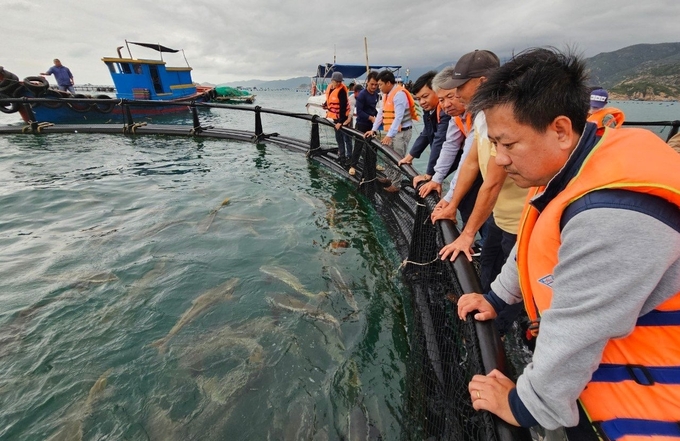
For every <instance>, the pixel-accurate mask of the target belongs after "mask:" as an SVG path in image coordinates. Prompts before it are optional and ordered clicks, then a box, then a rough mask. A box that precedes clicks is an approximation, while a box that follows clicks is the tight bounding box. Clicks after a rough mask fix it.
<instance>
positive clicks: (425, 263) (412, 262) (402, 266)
mask: <svg viewBox="0 0 680 441" xmlns="http://www.w3.org/2000/svg"><path fill="white" fill-rule="evenodd" d="M438 260H439V255H437V257H435V258H434V259H433V260H431V261H429V262H414V261H412V260H408V259H404V260H403V261H402V262H401V265H399V268H397V271H399V270H401V269H402V268H404V267H405V266H406V265H407V264H409V263H410V264H411V265H418V266H427V265H432V264H433V263H435V262H436V261H438Z"/></svg>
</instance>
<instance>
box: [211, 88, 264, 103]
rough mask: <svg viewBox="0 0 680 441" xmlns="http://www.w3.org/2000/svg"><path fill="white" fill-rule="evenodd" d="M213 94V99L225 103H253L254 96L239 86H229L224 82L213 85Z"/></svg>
mask: <svg viewBox="0 0 680 441" xmlns="http://www.w3.org/2000/svg"><path fill="white" fill-rule="evenodd" d="M215 94H216V96H215V98H214V99H213V101H217V102H220V103H226V104H239V103H245V104H253V103H254V102H255V96H256V95H253V94H252V93H250V92H249V91H247V90H243V89H241V88H240V87H230V86H227V85H224V84H218V85H217V86H215Z"/></svg>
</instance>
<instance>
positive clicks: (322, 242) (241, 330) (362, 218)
mask: <svg viewBox="0 0 680 441" xmlns="http://www.w3.org/2000/svg"><path fill="white" fill-rule="evenodd" d="M258 99H260V97H258ZM305 99H306V97H304V95H303V94H300V95H299V96H298V95H295V94H290V93H288V94H286V93H280V94H278V93H274V92H273V93H271V94H270V103H269V104H267V103H266V99H264V98H262V99H260V101H259V102H258V104H260V105H263V106H265V105H267V106H270V107H277V108H286V107H287V108H288V110H300V111H302V110H303V109H304V102H305ZM291 103H295V105H296V106H297V105H299V106H300V108H299V109H295V108H292V105H291ZM201 119H202V121H205V124H211V125H215V126H219V127H229V128H242V129H249V130H253V128H254V116H253V114H252V113H249V112H247V113H246V112H244V113H243V114H234V112H231V113H227V112H222V111H208V112H201ZM263 125H264V128H265V131H266V132H271V131H276V132H279V133H281V134H285V135H289V136H290V135H292V136H300V137H302V138H306V137H308V136H309V130H310V125H309V123H307V122H304V121H300V122H296V121H294V120H287V119H281V118H279V119H276V118H273V117H272V118H269V117H267V116H265V117H263ZM291 132H292V133H291ZM323 136H324V139H326V137H327V138H328V140H330V139H332V133H330V134H325V135H323ZM0 177H1V179H2V183H3V185H2V187H0V207H2V212H1V214H0V362H1V363H2V369H1V370H0V439H7V440H45V439H81V438H82V439H102V438H106V439H132V440H146V439H158V440H170V439H177V440H185V439H201V440H209V439H215V440H223V439H229V440H239V439H244V440H245V439H308V438H309V439H311V438H312V437H317V438H316V439H341V438H346V437H347V436H348V433H349V427H350V426H351V425H352V423H353V422H352V421H351V419H352V415H354V416H356V415H358V414H357V411H356V409H359V410H360V413H361V414H363V415H365V418H366V419H367V421H368V422H370V424H371V425H372V426H374V429H373V430H377V431H379V432H380V433H381V434H382V436H383V437H385V439H397V438H398V437H399V433H400V420H401V419H402V415H401V412H402V410H401V409H402V407H403V403H402V400H403V396H402V394H403V391H404V387H405V384H404V383H405V381H406V380H405V363H406V358H407V353H408V343H407V336H406V330H405V328H406V327H405V318H404V313H403V307H402V298H403V295H404V294H405V293H404V288H403V286H402V284H401V281H400V279H399V276H398V272H397V267H398V265H399V258H398V256H397V254H396V252H395V250H394V248H393V246H392V243H391V240H390V239H389V236H388V235H387V233H386V230H385V229H384V228H383V226H382V225H381V223H380V221H379V220H378V218H377V217H376V215H375V213H374V212H373V211H372V210H371V208H370V207H369V205H368V203H367V202H366V201H365V200H364V199H362V197H360V196H359V195H358V194H357V192H356V191H355V188H354V186H353V185H351V184H349V183H348V182H345V181H344V180H343V179H341V178H340V177H338V176H336V175H334V174H333V173H331V172H329V171H328V170H326V169H325V168H324V167H322V166H320V165H318V164H316V163H314V162H311V161H307V160H306V159H305V158H304V156H303V155H300V154H299V153H292V152H289V151H287V150H285V149H281V148H280V147H277V146H275V145H268V144H259V145H254V144H250V143H242V142H234V141H224V140H215V139H188V138H176V137H167V136H122V135H121V136H111V135H90V134H82V133H78V134H75V133H74V134H53V135H44V136H43V135H41V136H34V135H28V136H27V135H11V136H3V137H0ZM262 267H265V268H267V267H275V268H278V269H280V270H282V271H285V273H283V274H289V275H290V277H292V278H293V282H291V280H282V279H281V278H277V277H273V276H271V275H270V274H268V273H267V272H266V271H264V270H261V268H262ZM337 274H339V275H340V278H341V282H339V281H338V276H337ZM232 279H238V281H237V282H236V285H235V288H234V289H233V292H224V293H221V294H220V295H221V297H219V298H217V299H215V298H213V299H212V300H211V301H210V302H208V303H207V304H206V303H204V301H205V299H206V297H205V296H203V297H201V296H202V295H203V294H205V293H206V292H209V291H210V290H214V289H215V288H216V287H219V286H220V285H222V284H224V283H225V282H228V281H230V280H232ZM284 279H285V278H284ZM295 281H297V282H295ZM296 286H297V287H298V288H299V289H296V288H295V287H296ZM300 287H301V288H300ZM346 289H347V290H349V295H351V296H353V298H354V300H355V302H356V305H355V306H356V309H357V310H355V309H354V307H353V306H352V305H353V303H351V302H348V297H347V296H348V293H347V291H346ZM277 302H278V303H279V304H281V303H286V302H290V303H292V304H294V305H296V306H297V310H295V309H294V310H287V309H284V308H281V307H279V306H277ZM199 306H201V307H202V308H203V309H201V310H200V312H199V313H198V314H196V315H195V316H194V317H193V318H192V320H190V321H188V322H187V323H186V325H184V326H183V327H181V328H180V329H179V330H178V331H177V332H176V333H175V334H174V335H173V336H172V338H170V339H168V340H167V343H166V344H165V345H163V347H162V348H161V347H157V346H154V345H153V343H154V342H156V341H158V340H159V339H162V338H164V337H165V336H166V335H168V333H169V332H170V331H171V329H172V328H173V326H174V325H175V324H176V323H178V321H179V320H180V319H181V318H182V317H183V315H185V314H187V311H190V310H191V308H192V307H199ZM309 311H316V312H317V315H315V314H311V313H309ZM320 313H323V314H325V316H323V317H322V316H320V315H319V314H320ZM324 317H325V319H326V320H324ZM329 317H330V318H332V319H333V320H335V321H336V322H335V323H334V322H333V321H329V320H330V319H329ZM366 430H368V428H367V429H366Z"/></svg>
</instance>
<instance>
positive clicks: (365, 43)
mask: <svg viewBox="0 0 680 441" xmlns="http://www.w3.org/2000/svg"><path fill="white" fill-rule="evenodd" d="M364 52H365V53H366V75H368V74H369V73H371V68H370V67H369V66H368V39H367V38H366V37H364Z"/></svg>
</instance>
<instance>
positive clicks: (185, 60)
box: [182, 49, 191, 67]
mask: <svg viewBox="0 0 680 441" xmlns="http://www.w3.org/2000/svg"><path fill="white" fill-rule="evenodd" d="M182 56H183V57H184V62H185V63H186V64H187V67H191V66H189V60H187V56H186V54H185V53H184V49H182Z"/></svg>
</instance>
